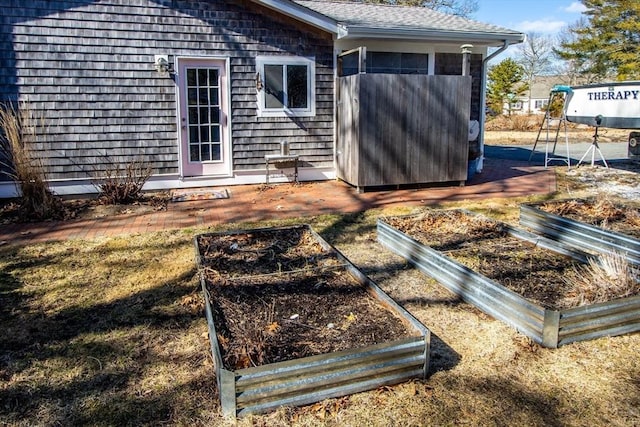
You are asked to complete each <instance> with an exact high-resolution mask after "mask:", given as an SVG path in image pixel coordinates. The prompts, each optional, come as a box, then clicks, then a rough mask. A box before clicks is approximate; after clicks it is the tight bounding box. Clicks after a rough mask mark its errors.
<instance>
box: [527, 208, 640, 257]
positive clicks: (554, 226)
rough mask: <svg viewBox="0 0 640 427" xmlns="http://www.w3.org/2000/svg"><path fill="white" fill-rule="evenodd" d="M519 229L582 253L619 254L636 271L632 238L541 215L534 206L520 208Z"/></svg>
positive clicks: (638, 247)
mask: <svg viewBox="0 0 640 427" xmlns="http://www.w3.org/2000/svg"><path fill="white" fill-rule="evenodd" d="M520 225H521V226H522V227H526V228H528V229H530V230H532V231H533V232H534V233H537V234H540V235H542V236H546V237H548V238H550V239H553V240H556V241H558V242H562V243H564V244H566V245H569V246H572V247H574V248H577V249H580V250H583V251H592V252H596V253H608V252H612V251H613V252H617V253H621V254H623V255H624V256H625V258H626V259H627V261H629V262H630V263H631V264H633V265H635V266H636V267H640V240H639V239H636V238H634V237H631V236H627V235H625V234H622V233H618V232H615V231H610V230H605V229H603V228H601V227H598V226H595V225H591V224H587V223H584V222H579V221H575V220H572V219H569V218H566V217H563V216H560V215H556V214H552V213H549V212H545V211H543V210H542V209H539V208H538V207H537V206H536V204H525V205H520Z"/></svg>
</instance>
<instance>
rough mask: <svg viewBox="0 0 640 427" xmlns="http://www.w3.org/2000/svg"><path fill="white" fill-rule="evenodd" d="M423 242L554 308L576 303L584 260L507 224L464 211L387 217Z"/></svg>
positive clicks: (571, 305)
mask: <svg viewBox="0 0 640 427" xmlns="http://www.w3.org/2000/svg"><path fill="white" fill-rule="evenodd" d="M385 222H386V223H388V224H389V225H391V226H392V227H394V228H396V229H398V230H400V231H402V232H403V233H405V234H407V235H409V236H411V237H412V238H414V239H416V240H417V241H419V242H420V243H422V244H424V245H428V246H430V247H432V248H433V249H435V250H437V251H440V252H442V253H443V254H444V255H446V256H448V257H450V258H452V259H454V260H456V261H457V262H459V263H461V264H463V265H465V266H467V267H469V268H471V269H472V270H474V271H476V272H477V273H480V274H482V275H484V276H486V277H488V278H489V279H491V280H493V281H495V282H496V283H499V284H501V285H503V286H505V287H506V288H508V289H511V290H513V291H514V292H517V293H518V294H520V295H522V296H523V297H524V298H526V299H527V300H529V301H531V302H534V303H536V304H538V305H541V306H543V307H545V308H549V309H564V308H569V307H573V306H576V305H577V303H576V296H577V295H576V290H575V287H572V286H569V285H568V283H567V278H568V277H575V275H576V272H577V271H580V269H581V268H583V267H584V264H582V263H581V262H579V261H577V260H574V259H573V258H571V257H568V256H564V255H561V254H557V253H555V252H553V251H550V250H547V249H543V248H540V247H538V246H536V245H535V244H534V243H530V242H528V241H525V240H522V239H518V238H516V237H513V236H511V235H509V233H508V232H507V230H506V228H505V227H504V225H502V224H500V223H499V222H495V221H492V220H490V219H488V218H484V217H482V216H475V215H469V214H466V213H464V212H461V211H433V212H426V213H424V214H422V215H420V216H417V217H392V218H385Z"/></svg>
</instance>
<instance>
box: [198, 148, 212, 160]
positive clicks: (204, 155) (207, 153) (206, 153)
mask: <svg viewBox="0 0 640 427" xmlns="http://www.w3.org/2000/svg"><path fill="white" fill-rule="evenodd" d="M210 148H211V147H210V146H209V144H202V145H201V146H200V158H201V159H202V161H203V162H206V161H207V160H211V149H210Z"/></svg>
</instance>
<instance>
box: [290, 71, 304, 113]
mask: <svg viewBox="0 0 640 427" xmlns="http://www.w3.org/2000/svg"><path fill="white" fill-rule="evenodd" d="M287 97H288V101H289V102H288V107H289V108H307V66H306V65H289V66H288V67H287Z"/></svg>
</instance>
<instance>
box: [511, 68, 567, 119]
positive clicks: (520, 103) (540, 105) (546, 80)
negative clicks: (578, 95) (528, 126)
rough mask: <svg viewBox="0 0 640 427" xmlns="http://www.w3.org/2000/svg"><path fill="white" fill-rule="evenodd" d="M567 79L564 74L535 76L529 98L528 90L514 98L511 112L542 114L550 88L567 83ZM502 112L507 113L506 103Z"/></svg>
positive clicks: (547, 101)
mask: <svg viewBox="0 0 640 427" xmlns="http://www.w3.org/2000/svg"><path fill="white" fill-rule="evenodd" d="M568 81H569V78H567V77H566V76H537V77H536V78H535V80H534V83H533V85H532V86H531V98H529V91H527V92H525V94H524V95H522V96H519V97H518V98H516V100H515V101H514V102H512V103H511V114H529V113H531V114H544V113H545V111H546V107H547V104H548V103H549V95H550V93H551V89H552V88H553V87H554V86H555V85H564V84H569V83H568ZM503 113H504V114H509V104H508V103H505V105H504V111H503Z"/></svg>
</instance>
